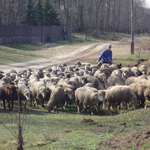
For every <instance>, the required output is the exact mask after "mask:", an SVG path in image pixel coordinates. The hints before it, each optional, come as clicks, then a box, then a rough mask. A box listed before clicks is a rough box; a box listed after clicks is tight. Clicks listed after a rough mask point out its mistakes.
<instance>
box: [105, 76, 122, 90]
mask: <svg viewBox="0 0 150 150" xmlns="http://www.w3.org/2000/svg"><path fill="white" fill-rule="evenodd" d="M123 84H124V83H123V81H122V79H121V78H119V77H118V76H115V75H110V76H109V77H108V79H107V88H108V87H110V86H114V85H123Z"/></svg>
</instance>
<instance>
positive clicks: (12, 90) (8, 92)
mask: <svg viewBox="0 0 150 150" xmlns="http://www.w3.org/2000/svg"><path fill="white" fill-rule="evenodd" d="M1 98H2V101H3V106H4V109H6V106H5V99H6V100H7V103H8V108H9V110H11V109H13V101H14V100H16V99H17V88H16V87H15V86H14V85H13V84H5V85H3V87H2V92H1ZM10 101H11V103H12V106H11V107H10Z"/></svg>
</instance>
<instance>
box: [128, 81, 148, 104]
mask: <svg viewBox="0 0 150 150" xmlns="http://www.w3.org/2000/svg"><path fill="white" fill-rule="evenodd" d="M129 87H130V88H131V89H132V90H133V91H134V92H135V94H136V95H137V98H138V99H139V100H140V102H141V104H140V106H141V107H144V103H145V100H146V99H147V100H150V89H149V88H148V87H147V86H145V85H142V84H139V83H132V84H130V85H129Z"/></svg>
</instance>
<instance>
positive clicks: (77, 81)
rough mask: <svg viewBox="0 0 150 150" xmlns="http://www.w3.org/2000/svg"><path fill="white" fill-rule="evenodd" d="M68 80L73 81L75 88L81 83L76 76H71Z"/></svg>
mask: <svg viewBox="0 0 150 150" xmlns="http://www.w3.org/2000/svg"><path fill="white" fill-rule="evenodd" d="M69 81H71V82H73V83H74V86H75V90H76V89H77V88H79V87H81V83H80V81H79V78H78V77H71V78H70V79H69Z"/></svg>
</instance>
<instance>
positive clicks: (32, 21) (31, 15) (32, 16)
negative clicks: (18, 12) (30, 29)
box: [22, 0, 37, 26]
mask: <svg viewBox="0 0 150 150" xmlns="http://www.w3.org/2000/svg"><path fill="white" fill-rule="evenodd" d="M36 16H37V13H36V9H35V8H34V3H33V1H32V0H28V5H27V9H26V12H25V17H24V20H23V22H22V23H23V24H24V25H33V26H36V25H37V17H36Z"/></svg>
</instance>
